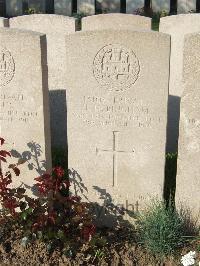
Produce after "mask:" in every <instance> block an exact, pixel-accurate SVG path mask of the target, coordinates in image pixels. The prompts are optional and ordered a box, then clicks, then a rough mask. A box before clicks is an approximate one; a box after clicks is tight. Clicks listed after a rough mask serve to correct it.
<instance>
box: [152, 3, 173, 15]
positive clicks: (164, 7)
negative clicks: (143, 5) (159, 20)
mask: <svg viewBox="0 0 200 266" xmlns="http://www.w3.org/2000/svg"><path fill="white" fill-rule="evenodd" d="M152 10H153V11H154V12H162V11H163V12H167V13H169V11H170V0H152Z"/></svg>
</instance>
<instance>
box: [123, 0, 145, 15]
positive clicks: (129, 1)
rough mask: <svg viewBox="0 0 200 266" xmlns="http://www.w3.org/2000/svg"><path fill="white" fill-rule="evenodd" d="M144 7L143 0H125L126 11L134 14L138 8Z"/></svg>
mask: <svg viewBox="0 0 200 266" xmlns="http://www.w3.org/2000/svg"><path fill="white" fill-rule="evenodd" d="M143 7H144V0H136V1H133V0H126V13H128V14H134V13H135V12H136V11H137V10H138V9H141V8H143Z"/></svg>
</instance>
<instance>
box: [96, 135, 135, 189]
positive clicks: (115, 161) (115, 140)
mask: <svg viewBox="0 0 200 266" xmlns="http://www.w3.org/2000/svg"><path fill="white" fill-rule="evenodd" d="M118 134H119V131H113V148H112V150H102V149H99V148H96V155H98V154H99V153H100V152H109V153H112V154H113V187H114V186H115V185H116V184H117V164H118V154H119V153H130V154H133V153H134V150H132V151H124V150H118V149H117V147H116V146H117V143H118Z"/></svg>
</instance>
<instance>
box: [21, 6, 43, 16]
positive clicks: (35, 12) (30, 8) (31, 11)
mask: <svg viewBox="0 0 200 266" xmlns="http://www.w3.org/2000/svg"><path fill="white" fill-rule="evenodd" d="M24 13H25V14H27V15H31V14H40V13H41V12H40V11H38V10H37V9H36V8H34V7H29V8H28V9H27V10H25V12H24Z"/></svg>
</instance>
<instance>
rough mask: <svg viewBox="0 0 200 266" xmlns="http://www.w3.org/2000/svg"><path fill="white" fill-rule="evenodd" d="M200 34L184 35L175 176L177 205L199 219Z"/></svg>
mask: <svg viewBox="0 0 200 266" xmlns="http://www.w3.org/2000/svg"><path fill="white" fill-rule="evenodd" d="M199 54H200V35H199V34H189V35H187V36H186V38H185V48H184V59H183V85H184V86H183V87H184V92H183V95H182V98H181V112H180V135H179V156H178V169H177V180H176V204H177V207H179V208H180V207H181V205H182V206H183V207H184V208H189V209H190V211H191V214H192V216H193V218H195V219H196V217H198V218H199V220H198V222H199V223H200V201H199V198H200V178H199V173H200V164H199V160H200V137H199V136H200V109H199V105H200V92H199V86H200V56H199Z"/></svg>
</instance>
